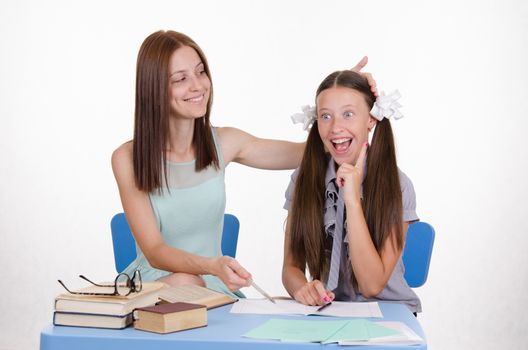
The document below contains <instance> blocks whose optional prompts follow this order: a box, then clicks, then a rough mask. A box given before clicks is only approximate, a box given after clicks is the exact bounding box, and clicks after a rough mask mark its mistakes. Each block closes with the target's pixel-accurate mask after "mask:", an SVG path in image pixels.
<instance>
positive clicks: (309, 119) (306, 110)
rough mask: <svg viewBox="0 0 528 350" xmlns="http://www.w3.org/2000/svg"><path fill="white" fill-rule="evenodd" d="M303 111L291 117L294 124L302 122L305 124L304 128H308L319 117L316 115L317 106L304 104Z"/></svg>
mask: <svg viewBox="0 0 528 350" xmlns="http://www.w3.org/2000/svg"><path fill="white" fill-rule="evenodd" d="M301 109H302V113H295V114H294V115H292V116H291V119H292V121H293V123H294V124H297V123H302V124H303V130H308V129H309V128H310V127H311V126H312V124H313V122H314V121H315V119H316V118H317V117H316V115H315V106H308V105H306V106H302V107H301Z"/></svg>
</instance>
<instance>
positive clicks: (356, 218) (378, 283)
mask: <svg viewBox="0 0 528 350" xmlns="http://www.w3.org/2000/svg"><path fill="white" fill-rule="evenodd" d="M346 208H347V215H346V216H347V232H348V234H347V235H348V250H349V256H351V264H352V269H353V270H354V275H355V276H356V279H357V282H358V287H359V290H360V292H361V294H363V295H364V296H365V297H366V298H371V297H374V296H376V295H378V294H379V293H380V292H381V291H382V290H383V289H384V288H385V286H386V285H387V282H388V281H389V278H390V276H391V275H392V271H393V270H394V266H395V265H396V263H397V262H398V259H399V258H400V256H401V253H402V250H401V249H398V248H397V245H396V233H395V232H394V231H395V230H392V232H391V234H390V235H389V236H388V237H387V239H386V240H385V243H384V244H383V247H382V249H381V256H380V254H378V252H377V250H376V248H375V246H374V243H373V242H372V239H371V238H370V233H369V230H368V227H367V223H366V221H365V215H364V214H363V209H362V207H361V203H347V204H346ZM408 227H409V223H408V222H404V223H403V225H402V232H404V237H403V240H404V241H405V232H407V228H408Z"/></svg>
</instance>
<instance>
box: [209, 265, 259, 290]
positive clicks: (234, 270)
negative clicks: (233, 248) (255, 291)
mask: <svg viewBox="0 0 528 350" xmlns="http://www.w3.org/2000/svg"><path fill="white" fill-rule="evenodd" d="M212 272H213V275H215V276H217V277H218V278H220V279H221V280H222V282H224V284H225V285H226V286H227V288H229V290H230V291H232V292H234V291H236V290H239V289H240V288H242V287H248V286H249V285H250V284H251V282H250V281H251V274H250V273H249V272H247V271H246V269H244V268H243V267H242V265H240V264H239V263H238V261H236V260H235V259H234V258H232V257H230V256H220V257H217V258H213V259H212Z"/></svg>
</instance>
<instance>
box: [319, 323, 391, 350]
mask: <svg viewBox="0 0 528 350" xmlns="http://www.w3.org/2000/svg"><path fill="white" fill-rule="evenodd" d="M396 334H400V332H398V331H396V330H393V329H390V328H387V327H383V326H380V325H378V324H375V323H374V322H371V321H368V320H362V319H360V320H350V321H348V322H347V324H346V325H345V326H344V327H342V328H341V329H339V330H338V331H337V332H336V333H334V334H333V335H332V336H330V337H329V338H327V339H326V340H324V341H323V344H327V343H337V342H338V341H340V340H349V341H367V340H370V339H373V338H379V337H387V336H391V335H396Z"/></svg>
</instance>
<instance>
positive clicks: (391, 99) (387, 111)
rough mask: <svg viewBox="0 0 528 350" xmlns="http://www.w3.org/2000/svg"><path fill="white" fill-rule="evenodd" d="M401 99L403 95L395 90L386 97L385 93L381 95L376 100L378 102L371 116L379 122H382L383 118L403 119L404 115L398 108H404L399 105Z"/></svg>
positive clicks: (373, 107)
mask: <svg viewBox="0 0 528 350" xmlns="http://www.w3.org/2000/svg"><path fill="white" fill-rule="evenodd" d="M400 97H401V94H400V92H399V91H398V90H394V91H393V92H392V93H390V94H388V95H385V93H384V92H382V93H381V95H379V96H378V97H377V98H376V102H374V106H372V109H371V110H370V114H372V116H373V117H374V118H376V119H377V120H379V121H382V120H383V118H387V119H388V118H391V117H392V118H394V119H400V118H403V114H401V113H400V111H399V110H398V108H400V107H401V106H402V105H401V104H399V103H398V99H399V98H400Z"/></svg>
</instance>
